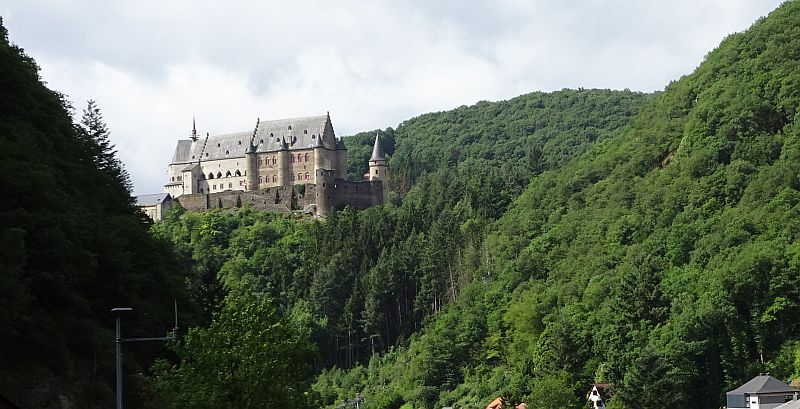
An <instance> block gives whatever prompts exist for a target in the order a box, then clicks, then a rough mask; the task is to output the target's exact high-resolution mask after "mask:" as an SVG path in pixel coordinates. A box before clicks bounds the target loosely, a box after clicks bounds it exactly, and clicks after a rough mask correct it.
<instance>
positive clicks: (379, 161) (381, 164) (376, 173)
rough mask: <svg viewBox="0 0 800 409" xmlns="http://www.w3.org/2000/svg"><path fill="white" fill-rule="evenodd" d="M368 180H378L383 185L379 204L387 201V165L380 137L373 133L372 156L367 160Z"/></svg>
mask: <svg viewBox="0 0 800 409" xmlns="http://www.w3.org/2000/svg"><path fill="white" fill-rule="evenodd" d="M369 180H376V181H377V180H379V181H381V183H382V184H383V195H382V196H383V197H382V198H381V203H386V202H387V201H388V199H389V165H388V163H387V161H386V155H385V154H384V152H383V145H382V144H381V137H380V134H379V133H377V132H376V133H375V145H374V146H373V147H372V156H371V157H370V158H369Z"/></svg>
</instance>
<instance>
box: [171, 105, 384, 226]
mask: <svg viewBox="0 0 800 409" xmlns="http://www.w3.org/2000/svg"><path fill="white" fill-rule="evenodd" d="M167 173H168V174H169V180H168V182H167V184H166V185H164V191H165V192H166V193H168V194H169V195H170V196H171V197H172V198H173V199H175V200H177V201H178V202H179V203H180V204H181V206H183V207H184V208H186V209H188V210H195V211H200V210H206V209H211V208H216V207H223V208H227V207H242V206H252V207H253V208H255V209H258V210H272V211H279V212H291V211H295V210H302V211H303V212H305V213H312V214H316V215H325V213H327V212H328V211H329V210H332V209H339V208H343V207H345V206H352V207H354V208H357V209H363V208H367V207H369V206H373V205H377V204H382V203H385V202H386V200H387V194H388V178H389V169H388V166H387V161H386V157H385V154H384V150H383V146H382V145H381V141H380V136H378V135H376V136H375V144H374V146H373V150H372V156H371V157H370V159H369V171H368V174H365V175H364V180H362V181H358V182H354V181H348V180H346V179H345V178H346V176H347V149H346V148H345V146H344V141H343V140H342V139H340V138H336V134H335V133H334V131H333V125H332V123H331V117H330V114H327V115H320V116H312V117H305V118H291V119H278V120H272V121H261V120H258V121H256V126H255V129H254V130H252V131H245V132H237V133H230V134H224V135H209V134H206V136H205V137H198V135H197V128H196V126H195V124H194V122H193V124H192V133H191V136H190V138H189V139H182V140H179V141H178V144H177V146H176V147H175V154H174V155H173V158H172V162H171V163H170V164H169V169H168V171H167Z"/></svg>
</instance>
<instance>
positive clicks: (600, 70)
mask: <svg viewBox="0 0 800 409" xmlns="http://www.w3.org/2000/svg"><path fill="white" fill-rule="evenodd" d="M780 3H781V1H779V0H658V1H656V0H597V1H590V0H582V1H578V0H550V1H541V0H537V1H527V0H494V1H492V0H485V1H465V0H461V1H456V0H439V1H437V0H429V1H423V0H420V1H400V0H394V1H355V0H337V1H261V2H257V1H226V2H212V1H188V0H184V1H167V0H141V1H108V0H80V1H68V0H49V1H41V0H0V16H2V17H3V18H4V24H5V25H6V27H7V28H8V29H9V35H10V37H11V41H13V42H15V43H17V44H19V45H20V46H22V47H23V48H25V50H26V51H27V53H28V54H30V55H31V56H33V57H34V58H35V59H36V61H37V62H38V63H39V65H40V66H41V68H42V76H43V78H44V79H45V80H46V81H47V82H48V84H49V86H50V87H51V88H53V89H56V90H58V91H61V92H63V93H65V94H67V95H69V97H70V99H71V100H72V101H73V102H74V104H75V106H76V108H81V107H83V106H84V105H85V101H86V100H87V99H89V98H94V99H96V100H98V103H99V105H100V107H101V109H102V110H103V112H104V116H105V119H106V122H107V123H108V125H109V127H110V129H111V132H112V140H113V142H114V143H115V144H116V146H117V148H118V149H119V155H120V157H121V158H122V160H123V161H124V162H125V164H126V167H127V169H128V170H129V172H130V173H131V175H132V177H133V181H134V185H135V193H136V194H144V193H155V192H160V191H162V189H163V184H164V183H165V182H166V166H167V164H168V163H169V161H170V159H171V158H172V153H173V150H174V146H175V141H176V140H177V139H180V138H186V137H188V135H189V131H190V129H191V121H192V115H195V116H196V118H197V126H198V131H200V132H202V133H205V132H211V133H212V134H213V133H222V132H235V131H242V130H247V129H251V128H252V127H253V126H254V125H255V121H256V118H257V117H261V118H262V119H276V118H285V117H297V116H307V115H319V114H324V113H325V112H326V111H330V113H331V117H332V119H333V123H334V127H335V129H336V131H337V134H338V135H348V134H352V133H355V132H359V131H364V130H369V129H375V128H385V127H387V126H393V127H396V126H397V124H398V123H399V122H400V121H403V120H404V119H408V118H410V117H413V116H416V115H419V114H422V113H426V112H430V111H440V110H445V109H450V108H454V107H457V106H459V105H469V104H473V103H475V102H477V101H480V100H501V99H507V98H511V97H514V96H517V95H520V94H524V93H528V92H532V91H537V90H542V91H552V90H558V89H562V88H577V87H584V88H612V89H624V88H630V89H633V90H641V91H654V90H660V89H663V88H664V86H665V85H666V84H668V83H669V82H670V81H671V80H674V79H677V78H678V77H680V76H681V75H685V74H689V73H690V72H691V71H692V70H693V69H694V68H695V67H696V66H697V65H698V64H699V63H700V62H701V61H702V59H703V56H704V55H705V54H706V53H707V52H708V51H710V50H711V49H713V48H715V47H716V46H717V45H718V44H719V42H720V41H721V40H722V39H723V38H724V37H725V36H727V35H728V34H731V33H734V32H737V31H742V30H745V29H747V27H749V26H750V25H751V24H752V23H753V22H754V21H755V20H756V19H757V18H759V17H761V16H764V15H766V14H768V13H769V12H770V11H771V10H773V9H774V8H776V7H777V6H778V5H779V4H780Z"/></svg>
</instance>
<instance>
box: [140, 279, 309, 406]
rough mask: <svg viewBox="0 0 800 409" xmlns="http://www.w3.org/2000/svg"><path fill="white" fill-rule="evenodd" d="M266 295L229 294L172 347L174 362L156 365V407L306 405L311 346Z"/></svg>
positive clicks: (154, 402)
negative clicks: (216, 309) (208, 322)
mask: <svg viewBox="0 0 800 409" xmlns="http://www.w3.org/2000/svg"><path fill="white" fill-rule="evenodd" d="M301 335H302V334H299V333H298V332H297V331H296V330H295V329H294V328H293V326H292V325H290V323H289V322H288V321H287V320H286V319H284V318H282V317H280V315H279V314H278V312H277V311H276V309H275V307H274V306H273V304H272V301H271V300H270V299H269V298H268V297H257V296H254V295H251V294H250V293H245V294H242V295H229V296H228V297H226V299H225V305H224V306H223V308H222V309H221V311H220V312H218V313H216V314H214V317H213V320H212V322H211V325H210V326H209V327H208V328H193V329H191V330H190V331H189V333H188V334H186V336H185V337H184V338H183V340H182V342H180V343H179V344H176V345H174V346H173V350H174V351H175V353H176V354H177V356H178V360H179V362H178V364H176V365H170V364H169V363H167V362H165V361H161V362H159V363H157V364H156V366H155V370H154V379H153V384H152V389H153V394H152V395H151V396H152V397H153V399H154V401H151V402H149V403H148V405H150V407H154V408H156V407H158V408H209V409H211V408H244V409H246V408H263V407H286V408H306V407H309V405H312V402H311V401H310V395H309V394H308V393H307V392H305V391H306V385H305V383H306V381H307V380H308V364H307V361H308V357H309V353H310V345H309V344H308V343H307V341H305V339H304V338H303V337H302V336H301Z"/></svg>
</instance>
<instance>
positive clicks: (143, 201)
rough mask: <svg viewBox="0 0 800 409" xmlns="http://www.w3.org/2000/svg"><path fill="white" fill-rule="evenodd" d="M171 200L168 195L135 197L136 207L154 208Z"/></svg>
mask: <svg viewBox="0 0 800 409" xmlns="http://www.w3.org/2000/svg"><path fill="white" fill-rule="evenodd" d="M168 198H169V199H171V197H170V195H169V193H153V194H151V195H141V196H136V206H155V205H158V204H161V203H164V201H165V200H167V199H168Z"/></svg>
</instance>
